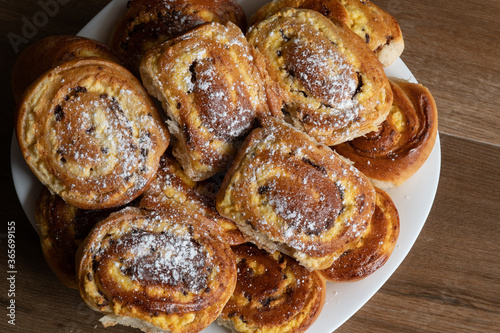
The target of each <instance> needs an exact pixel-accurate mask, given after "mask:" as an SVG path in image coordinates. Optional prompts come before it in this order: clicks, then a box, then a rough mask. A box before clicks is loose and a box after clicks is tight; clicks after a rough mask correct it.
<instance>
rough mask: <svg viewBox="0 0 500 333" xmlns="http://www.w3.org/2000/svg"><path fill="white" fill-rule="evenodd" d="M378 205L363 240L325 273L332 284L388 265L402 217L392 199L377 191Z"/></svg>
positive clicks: (354, 245)
mask: <svg viewBox="0 0 500 333" xmlns="http://www.w3.org/2000/svg"><path fill="white" fill-rule="evenodd" d="M376 191H377V205H376V207H375V212H374V214H373V217H372V219H371V221H370V223H369V224H368V227H367V228H366V230H365V231H364V233H363V236H362V237H361V239H360V240H359V241H358V242H357V243H356V244H353V246H352V247H351V248H349V249H348V250H347V251H345V252H344V253H342V255H341V256H340V257H339V258H338V259H337V260H335V261H334V263H333V265H332V266H330V267H329V268H327V269H324V270H322V271H321V274H322V275H323V276H324V277H325V278H326V279H327V280H329V281H334V282H346V281H356V280H360V279H362V278H365V277H366V276H368V275H370V274H372V273H373V272H375V271H376V270H377V269H379V268H380V267H382V265H384V264H385V262H386V261H387V259H389V257H390V256H391V254H392V251H393V250H394V247H395V246H396V241H397V240H398V236H399V215H398V211H397V209H396V206H395V205H394V203H393V202H392V199H391V197H390V196H389V195H388V194H387V193H386V192H384V191H382V190H380V189H378V188H376Z"/></svg>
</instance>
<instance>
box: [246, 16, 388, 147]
mask: <svg viewBox="0 0 500 333" xmlns="http://www.w3.org/2000/svg"><path fill="white" fill-rule="evenodd" d="M247 38H248V41H249V43H250V44H251V45H253V46H255V47H256V48H257V49H258V50H259V51H260V52H261V53H262V54H263V58H264V59H265V60H264V62H265V66H266V69H267V72H268V73H269V75H270V77H271V78H273V80H274V86H273V89H271V90H276V91H278V92H279V93H278V95H279V96H281V98H282V112H283V114H284V116H285V119H286V120H287V121H288V122H290V123H292V124H293V125H294V126H295V127H297V128H299V129H301V130H303V131H305V132H306V133H307V134H309V135H311V136H312V137H314V138H315V139H316V140H317V141H319V142H321V143H324V144H327V145H334V144H338V143H341V142H344V141H348V140H350V139H353V138H355V137H358V136H361V135H363V134H366V133H368V132H371V131H373V130H375V129H377V126H378V125H379V124H380V123H381V122H382V121H383V120H384V119H385V118H386V116H387V114H388V113H389V110H390V107H391V103H392V92H391V88H390V84H389V81H388V79H387V77H386V76H385V73H384V70H383V68H382V65H381V64H380V62H379V61H378V60H377V58H376V57H375V55H374V54H373V52H371V51H370V50H369V49H368V47H367V46H366V44H365V43H364V42H363V41H362V40H361V39H360V38H359V37H358V36H357V35H356V34H355V33H353V32H352V31H351V30H350V29H349V28H348V27H347V26H345V25H344V24H342V23H341V22H339V21H335V24H334V23H332V21H331V20H329V19H327V18H326V17H324V16H323V15H321V14H320V13H318V12H316V11H312V10H306V9H293V8H287V9H283V10H281V11H279V12H278V13H276V14H274V15H272V16H270V17H269V18H267V19H265V20H264V21H261V22H259V23H257V24H256V25H254V26H252V27H251V28H250V30H249V32H248V33H247Z"/></svg>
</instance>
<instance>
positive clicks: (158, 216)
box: [77, 206, 236, 333]
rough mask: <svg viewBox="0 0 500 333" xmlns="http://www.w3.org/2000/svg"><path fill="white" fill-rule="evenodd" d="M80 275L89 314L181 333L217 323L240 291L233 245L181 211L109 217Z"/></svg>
mask: <svg viewBox="0 0 500 333" xmlns="http://www.w3.org/2000/svg"><path fill="white" fill-rule="evenodd" d="M77 268H78V279H79V288H80V293H81V295H82V297H83V299H84V300H85V302H86V303H87V304H88V305H89V306H90V307H91V308H92V309H95V310H97V311H101V312H104V313H107V314H112V315H115V316H119V317H131V318H135V319H137V320H140V321H143V322H145V323H148V324H149V325H152V326H154V327H155V328H156V329H160V328H161V329H163V330H169V331H173V332H181V333H187V332H198V331H200V330H202V329H204V328H205V327H207V326H208V325H209V324H210V323H211V322H213V321H214V320H215V319H216V318H217V317H218V315H219V314H220V312H221V311H222V308H223V307H224V305H225V304H226V302H227V300H228V299H229V297H230V296H231V294H232V292H233V290H234V287H235V284H236V267H235V261H234V256H233V253H232V251H231V249H230V247H229V245H227V244H226V243H224V242H220V241H219V240H218V238H217V237H215V236H214V235H213V234H211V233H210V232H208V231H207V230H204V228H203V227H202V225H200V224H199V222H198V221H197V219H196V218H195V217H193V216H192V215H191V214H190V211H187V210H183V209H182V208H181V207H180V206H177V207H176V208H173V207H171V209H168V210H161V211H160V210H157V211H149V210H146V209H140V208H131V207H129V208H125V209H123V210H121V211H119V212H116V213H113V214H111V215H110V216H109V217H108V218H107V219H105V220H104V221H102V222H100V223H99V224H98V225H96V227H94V229H92V231H91V233H90V234H89V236H88V237H87V238H86V239H85V242H84V243H83V244H82V245H81V247H80V248H79V250H78V252H77Z"/></svg>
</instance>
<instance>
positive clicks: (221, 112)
mask: <svg viewBox="0 0 500 333" xmlns="http://www.w3.org/2000/svg"><path fill="white" fill-rule="evenodd" d="M141 77H142V80H143V82H144V85H145V86H146V88H147V89H148V91H149V93H150V94H151V95H153V96H154V97H156V98H158V99H159V100H160V101H161V102H162V105H163V108H164V111H165V112H166V113H167V115H168V117H169V119H170V120H169V121H168V122H167V124H168V126H169V130H170V132H171V133H172V136H173V145H172V147H173V154H174V156H175V157H176V158H177V159H178V160H179V162H180V163H181V165H182V168H183V169H184V171H185V172H186V174H187V175H188V177H190V178H191V179H193V180H204V179H207V178H209V177H211V176H213V175H215V174H216V173H218V172H223V171H225V170H226V169H227V167H228V166H229V163H230V162H231V160H232V159H233V157H234V155H235V154H236V151H237V148H238V146H239V145H240V144H241V142H242V141H243V139H244V138H245V136H246V135H247V134H248V133H249V132H250V131H251V130H252V128H254V127H255V126H256V125H257V123H258V119H259V118H260V117H262V116H263V115H268V114H269V107H268V104H267V98H266V93H265V90H264V84H263V83H262V81H261V76H260V72H259V70H258V69H257V67H256V65H255V58H254V56H253V51H252V48H251V47H250V46H249V45H248V43H247V41H246V39H245V36H244V35H243V33H242V32H241V30H240V29H239V28H238V27H237V26H236V25H234V24H232V23H231V22H229V23H227V25H226V26H224V25H222V24H219V23H215V22H212V23H206V24H204V25H201V26H199V27H196V28H194V29H193V30H191V31H189V32H188V33H186V34H184V35H182V36H180V37H178V38H175V39H172V40H169V41H167V42H165V43H163V44H161V45H159V46H157V47H155V48H153V49H151V50H150V51H149V52H148V53H147V54H146V55H145V56H144V58H143V61H142V63H141Z"/></svg>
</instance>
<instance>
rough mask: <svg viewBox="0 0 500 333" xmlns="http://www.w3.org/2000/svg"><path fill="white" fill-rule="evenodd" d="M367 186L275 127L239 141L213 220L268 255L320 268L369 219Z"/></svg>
mask: <svg viewBox="0 0 500 333" xmlns="http://www.w3.org/2000/svg"><path fill="white" fill-rule="evenodd" d="M374 200H375V191H374V189H373V187H372V186H371V184H370V182H369V180H368V179H367V178H366V177H365V176H364V175H362V174H361V173H360V172H359V171H357V170H356V169H354V168H353V167H351V166H350V165H349V164H347V163H346V162H345V161H343V160H342V159H341V158H340V157H339V156H338V155H337V154H335V153H333V152H332V151H331V150H330V149H329V148H328V147H326V146H323V145H320V144H318V143H316V142H315V141H313V140H312V139H311V138H310V137H309V136H307V135H306V134H304V133H302V132H299V131H297V130H296V129H294V128H293V127H291V126H289V125H287V124H286V123H284V122H283V121H281V120H278V119H274V118H272V119H271V118H270V119H267V120H266V126H265V127H264V128H259V129H256V130H254V131H253V132H252V133H251V134H250V135H249V137H248V138H247V139H246V141H245V143H244V146H243V148H242V149H241V150H240V152H239V153H238V156H237V157H236V160H235V162H234V163H233V165H232V167H231V169H230V170H229V171H228V173H227V174H226V177H225V178H224V182H223V184H222V187H221V189H220V191H219V194H218V197H217V209H218V211H219V212H220V213H221V215H223V216H225V217H227V218H229V219H231V220H233V221H235V222H236V223H237V225H238V227H239V228H240V230H241V231H242V232H243V233H244V234H245V236H247V237H248V238H249V239H251V240H252V241H253V242H255V243H256V244H258V245H259V246H261V247H264V248H266V249H267V250H268V251H270V252H274V251H275V250H276V249H280V250H281V251H282V252H285V253H287V254H289V255H290V256H292V257H294V258H296V259H297V260H298V261H299V262H300V263H301V264H302V265H304V266H306V267H308V268H310V269H320V268H326V267H328V266H330V265H331V263H332V262H333V260H334V259H336V258H337V257H338V256H339V255H340V254H341V253H342V252H343V250H344V248H345V246H346V244H349V243H351V242H353V241H356V240H357V239H358V238H359V237H360V235H361V233H362V231H363V230H364V228H365V227H366V224H367V223H368V221H369V219H370V218H371V215H372V214H373V209H374Z"/></svg>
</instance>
